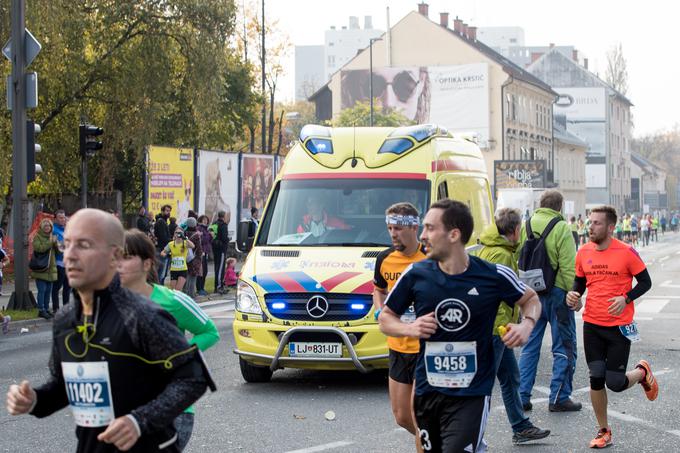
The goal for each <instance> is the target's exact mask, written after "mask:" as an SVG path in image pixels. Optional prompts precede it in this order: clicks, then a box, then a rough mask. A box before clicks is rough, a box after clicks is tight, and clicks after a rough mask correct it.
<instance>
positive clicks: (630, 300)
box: [626, 294, 633, 305]
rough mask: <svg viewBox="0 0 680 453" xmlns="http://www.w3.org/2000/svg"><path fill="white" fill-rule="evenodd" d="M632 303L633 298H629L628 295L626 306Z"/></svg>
mask: <svg viewBox="0 0 680 453" xmlns="http://www.w3.org/2000/svg"><path fill="white" fill-rule="evenodd" d="M631 302H633V299H631V298H630V297H629V296H628V294H626V305H628V304H629V303H631Z"/></svg>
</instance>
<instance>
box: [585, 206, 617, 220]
mask: <svg viewBox="0 0 680 453" xmlns="http://www.w3.org/2000/svg"><path fill="white" fill-rule="evenodd" d="M590 212H591V213H592V212H602V213H604V215H605V217H606V218H607V224H609V225H616V221H617V216H616V209H614V206H609V205H603V206H598V207H596V208H593V209H591V210H590Z"/></svg>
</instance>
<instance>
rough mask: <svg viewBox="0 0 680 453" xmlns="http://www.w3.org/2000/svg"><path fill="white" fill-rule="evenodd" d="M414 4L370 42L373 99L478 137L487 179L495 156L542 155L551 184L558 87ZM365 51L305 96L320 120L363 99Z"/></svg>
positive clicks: (472, 30)
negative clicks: (383, 32) (391, 25)
mask: <svg viewBox="0 0 680 453" xmlns="http://www.w3.org/2000/svg"><path fill="white" fill-rule="evenodd" d="M418 7H419V11H418V12H416V11H414V12H411V13H409V14H407V15H406V16H405V17H404V18H402V19H401V20H400V21H399V22H397V23H396V24H395V25H394V26H393V27H392V28H391V29H390V30H388V32H386V34H385V36H384V37H383V39H382V40H381V41H377V42H374V43H373V52H372V53H373V61H372V63H373V69H374V72H373V74H372V76H373V77H372V79H373V81H374V82H373V85H374V86H373V97H374V98H375V99H377V101H378V102H377V105H379V106H381V107H383V108H385V107H387V108H394V109H395V110H399V111H401V112H402V113H403V114H404V116H406V118H407V119H408V120H410V121H414V122H418V123H428V122H431V123H437V124H440V125H441V126H444V127H447V128H448V129H449V130H450V131H452V132H459V133H471V134H472V135H474V136H476V137H477V138H478V143H479V144H480V148H481V149H482V151H483V154H484V158H485V162H486V165H487V170H488V174H489V177H490V178H489V179H490V180H493V179H494V178H493V175H494V161H495V160H509V159H543V160H545V161H546V162H547V168H548V173H547V175H548V177H547V179H548V182H549V184H553V183H554V181H553V144H552V108H551V106H552V103H553V101H554V100H555V99H556V98H557V93H555V92H554V91H553V90H552V89H551V88H550V86H548V85H547V84H546V83H545V82H543V81H541V80H540V79H538V78H537V77H535V76H533V75H532V74H530V73H529V72H527V71H525V70H524V69H522V68H520V67H519V66H517V65H515V64H513V63H512V62H511V61H509V60H508V59H506V58H504V57H503V56H502V55H500V54H499V53H498V52H495V51H494V50H492V49H491V48H490V47H488V46H486V45H485V44H484V43H482V42H481V41H479V40H478V39H477V35H476V32H477V29H476V27H472V26H468V25H467V24H465V23H464V22H463V21H462V20H460V19H458V18H456V19H455V20H453V21H449V17H448V14H447V13H440V17H439V21H438V22H435V21H432V20H430V18H429V14H428V11H427V5H425V4H422V3H421V4H419V5H418ZM432 43H437V45H436V46H434V45H432ZM369 54H370V53H369V51H368V49H364V50H363V51H362V52H360V53H359V54H357V55H356V56H355V57H354V58H352V59H351V60H349V61H348V62H347V63H346V64H345V65H344V66H343V67H342V68H340V70H339V71H338V72H336V73H335V74H333V76H332V77H331V78H330V80H329V81H328V83H327V84H326V85H325V86H324V87H321V88H320V89H319V90H318V91H317V93H315V94H314V95H313V96H312V97H311V98H310V100H311V101H313V102H315V103H316V107H317V114H318V115H319V117H318V119H319V120H322V121H323V120H330V119H332V118H333V117H336V116H337V115H338V114H339V113H340V111H341V110H342V109H344V108H349V107H352V106H353V105H354V104H355V102H356V101H367V100H368V99H369V96H368V92H369V89H368V83H369V79H370V77H369V75H368V69H369V67H370V61H369Z"/></svg>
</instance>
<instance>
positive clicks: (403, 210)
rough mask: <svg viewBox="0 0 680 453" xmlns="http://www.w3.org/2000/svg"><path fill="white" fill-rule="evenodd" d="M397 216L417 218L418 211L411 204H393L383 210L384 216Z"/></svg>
mask: <svg viewBox="0 0 680 453" xmlns="http://www.w3.org/2000/svg"><path fill="white" fill-rule="evenodd" d="M390 214H397V215H412V216H413V217H418V216H419V214H418V209H416V207H415V206H413V205H412V204H411V203H406V202H403V203H394V204H393V205H392V206H390V207H389V208H387V209H386V210H385V215H390Z"/></svg>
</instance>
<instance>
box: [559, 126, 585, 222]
mask: <svg viewBox="0 0 680 453" xmlns="http://www.w3.org/2000/svg"><path fill="white" fill-rule="evenodd" d="M553 136H554V138H555V183H556V184H557V189H558V190H559V191H560V192H561V193H562V196H564V208H563V212H564V214H565V215H566V216H572V215H575V216H578V214H583V215H585V213H586V184H585V183H586V151H587V150H588V143H586V142H585V141H583V140H582V139H580V138H579V137H577V136H576V135H574V134H572V133H571V132H569V131H568V130H567V124H566V118H565V117H564V116H556V117H555V121H554V123H553Z"/></svg>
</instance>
